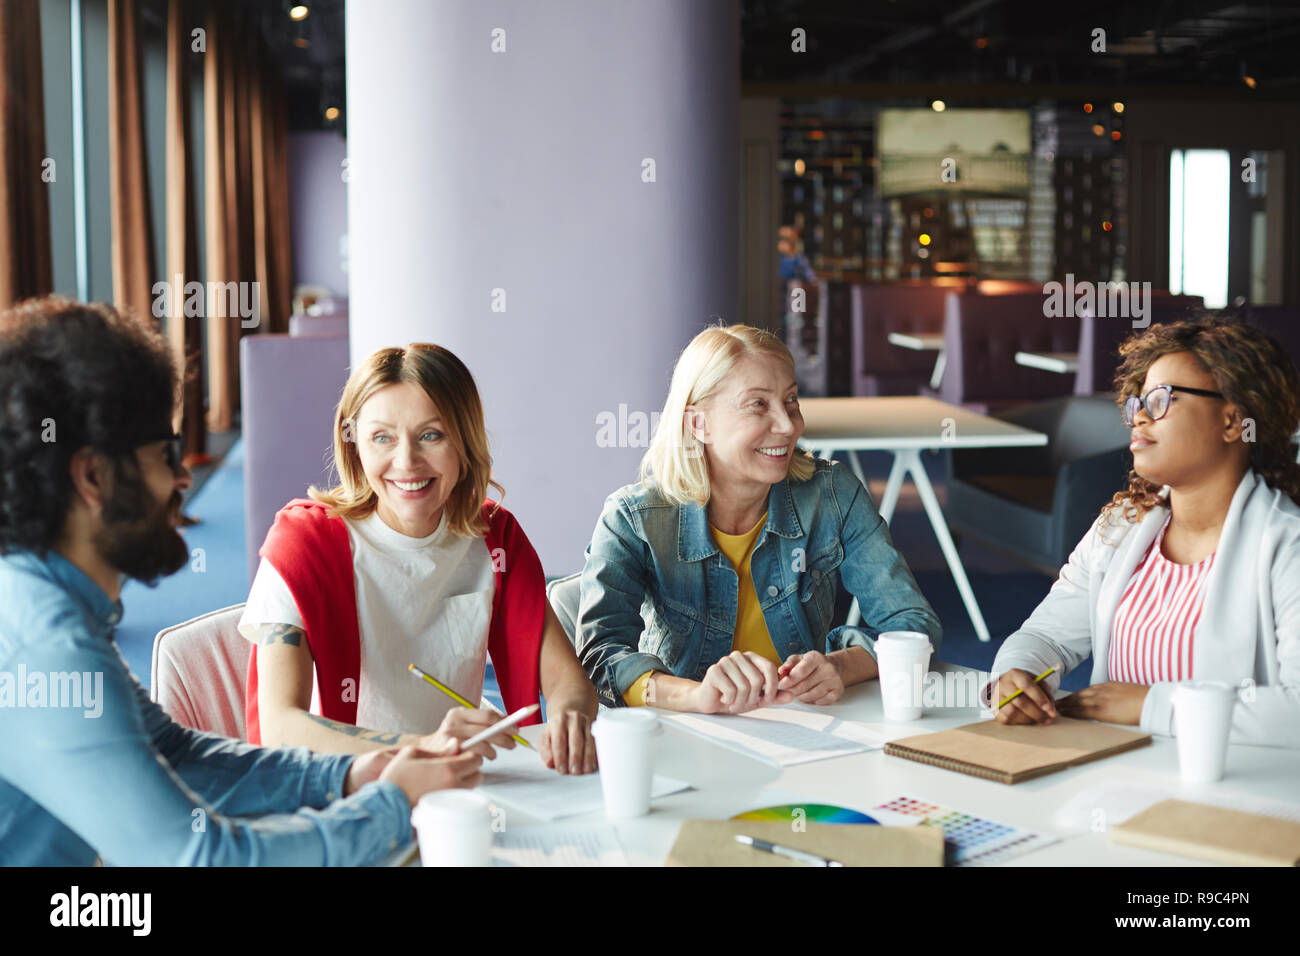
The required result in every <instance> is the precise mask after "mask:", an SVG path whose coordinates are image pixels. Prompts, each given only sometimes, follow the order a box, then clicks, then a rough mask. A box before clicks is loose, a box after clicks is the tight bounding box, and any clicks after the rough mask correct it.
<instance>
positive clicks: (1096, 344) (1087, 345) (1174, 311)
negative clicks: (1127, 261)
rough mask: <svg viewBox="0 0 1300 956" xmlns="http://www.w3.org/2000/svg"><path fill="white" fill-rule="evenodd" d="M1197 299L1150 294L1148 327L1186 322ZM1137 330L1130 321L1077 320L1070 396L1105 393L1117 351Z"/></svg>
mask: <svg viewBox="0 0 1300 956" xmlns="http://www.w3.org/2000/svg"><path fill="white" fill-rule="evenodd" d="M1204 301H1205V300H1204V299H1202V298H1201V297H1200V296H1199V295H1170V294H1169V293H1168V292H1164V291H1162V290H1159V289H1157V290H1156V291H1154V292H1152V293H1151V302H1150V308H1151V314H1150V316H1149V317H1150V319H1151V324H1152V325H1159V324H1161V323H1163V322H1177V321H1178V320H1180V319H1185V318H1188V317H1189V316H1190V315H1191V314H1192V310H1193V309H1197V308H1200V307H1202V306H1203V305H1204ZM1138 331H1140V330H1139V329H1135V328H1133V321H1132V319H1125V318H1096V317H1095V316H1091V315H1086V316H1084V317H1083V318H1081V319H1080V320H1079V371H1078V373H1077V374H1076V375H1075V379H1074V394H1076V395H1096V394H1099V393H1101V392H1109V391H1110V390H1111V389H1112V388H1113V387H1114V384H1115V371H1116V369H1118V368H1119V347H1120V344H1121V343H1123V341H1124V340H1125V339H1127V338H1128V337H1129V336H1130V335H1132V334H1134V333H1135V332H1138Z"/></svg>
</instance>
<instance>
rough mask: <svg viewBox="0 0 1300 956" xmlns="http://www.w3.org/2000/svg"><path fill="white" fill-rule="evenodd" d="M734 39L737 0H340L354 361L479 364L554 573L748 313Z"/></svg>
mask: <svg viewBox="0 0 1300 956" xmlns="http://www.w3.org/2000/svg"><path fill="white" fill-rule="evenodd" d="M738 48H739V22H738V14H737V8H736V6H735V3H734V0H708V2H700V0H620V2H617V3H609V2H606V0H546V2H545V3H537V2H535V0H476V2H474V3H466V2H463V0H389V2H386V3H384V4H368V3H350V4H348V5H347V127H348V130H347V131H348V179H349V184H348V220H349V255H350V268H349V271H350V290H349V294H350V315H351V353H352V361H353V364H354V365H355V364H356V363H358V362H360V361H361V360H362V359H363V358H364V357H365V356H366V355H368V354H369V353H370V352H371V351H373V350H374V349H376V348H379V347H382V346H387V345H397V344H405V343H407V342H413V341H428V342H436V343H438V344H440V345H443V346H446V347H447V348H450V349H451V350H452V351H454V352H456V354H457V355H459V356H460V357H461V358H462V359H463V360H464V361H465V363H466V364H467V365H468V366H469V368H470V370H471V371H472V372H473V373H474V376H475V378H476V379H477V381H478V384H479V389H480V391H481V392H482V395H483V400H484V405H485V410H486V415H487V424H488V432H489V436H490V438H491V441H492V451H493V456H494V459H495V473H496V477H497V479H498V480H499V481H501V483H502V484H504V485H505V487H506V490H507V495H506V498H505V504H506V507H508V508H510V509H511V510H512V511H513V512H514V513H515V514H516V515H517V516H518V517H519V519H520V521H521V523H522V524H523V526H524V528H525V529H526V530H527V532H528V534H529V536H530V538H531V539H532V541H533V543H534V545H535V546H536V547H537V550H538V552H539V554H540V555H541V557H542V562H543V565H544V566H545V568H546V571H547V573H548V574H563V573H567V572H569V571H572V570H577V569H578V568H580V567H581V565H582V561H583V549H584V548H585V547H586V545H587V542H588V541H589V540H590V536H591V531H592V528H593V527H594V526H595V522H596V519H597V516H598V515H599V512H600V507H601V503H602V501H603V500H604V497H605V495H607V494H608V493H609V492H610V491H612V490H614V489H615V488H617V487H619V486H620V485H623V484H626V483H628V482H630V481H633V480H634V479H635V472H636V466H637V463H638V462H639V460H640V457H641V455H642V453H643V452H644V446H643V442H644V440H645V438H646V437H648V429H647V428H646V427H645V426H646V425H647V424H648V419H649V415H650V413H651V412H655V411H657V410H658V409H660V408H661V407H662V404H663V399H664V396H665V394H666V392H667V387H668V379H669V375H670V373H671V369H672V366H673V362H674V360H675V359H676V357H677V355H678V353H679V352H680V351H681V349H682V347H683V346H684V345H685V344H686V342H687V341H689V339H690V337H691V336H692V335H694V334H695V333H696V332H697V331H699V329H701V328H703V327H704V326H705V325H707V324H709V322H710V321H711V320H716V319H717V318H719V317H721V318H725V319H726V320H727V321H728V322H730V321H734V320H735V314H736V312H735V310H736V293H737V272H736V270H737V264H736V245H737V243H736V236H737V225H736V215H737V195H738V188H737V181H736V177H737V158H736V148H737V147H736V143H737V135H738V127H737V124H738V119H737V113H738V102H739V63H738ZM611 424H612V426H613V427H612V428H611V427H610V426H611ZM611 441H612V442H613V445H612V446H610V442H611Z"/></svg>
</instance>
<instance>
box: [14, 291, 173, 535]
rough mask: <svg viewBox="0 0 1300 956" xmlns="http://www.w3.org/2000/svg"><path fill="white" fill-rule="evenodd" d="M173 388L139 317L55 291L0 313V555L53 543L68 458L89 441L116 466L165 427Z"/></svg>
mask: <svg viewBox="0 0 1300 956" xmlns="http://www.w3.org/2000/svg"><path fill="white" fill-rule="evenodd" d="M178 392H179V379H178V376H177V374H176V368H175V365H174V364H173V361H172V356H171V352H170V350H169V349H168V346H167V342H166V340H165V339H164V338H163V336H162V335H161V333H160V332H159V331H158V330H157V329H156V328H155V327H154V326H153V325H152V324H151V323H149V322H146V321H144V320H140V319H137V318H135V317H134V316H131V315H123V314H119V313H118V312H117V311H116V310H114V309H113V308H112V307H111V306H108V305H103V304H99V303H91V304H85V303H81V302H76V301H73V300H71V299H66V298H62V297H60V296H48V297H46V298H42V299H30V300H28V301H26V302H22V303H19V304H18V305H16V306H14V307H13V308H11V309H8V310H6V311H4V312H3V313H0V554H5V553H8V552H10V551H13V550H18V549H25V550H30V551H35V552H37V553H38V554H40V555H42V556H43V555H44V554H45V553H46V552H47V551H48V550H49V549H50V548H51V547H53V545H54V543H55V541H56V540H57V539H58V536H59V534H60V532H61V531H62V528H63V524H64V521H65V519H66V516H67V511H68V506H69V502H70V499H71V495H72V479H71V476H70V474H69V464H70V462H71V460H72V456H73V455H74V454H75V453H76V452H77V451H78V450H79V449H82V448H85V447H90V448H92V449H94V450H95V451H97V452H101V453H103V454H105V455H106V456H108V457H109V458H110V460H111V461H113V462H114V466H115V471H117V470H120V469H121V468H122V463H124V462H125V461H127V456H128V455H129V453H130V452H131V450H132V449H134V448H135V447H137V446H138V445H141V444H144V443H145V442H148V441H151V440H156V439H158V438H159V437H160V436H161V435H166V434H169V433H170V432H171V420H172V412H173V409H174V408H175V404H176V399H177V397H178ZM132 470H133V469H132Z"/></svg>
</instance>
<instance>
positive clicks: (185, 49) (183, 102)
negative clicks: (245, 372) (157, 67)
mask: <svg viewBox="0 0 1300 956" xmlns="http://www.w3.org/2000/svg"><path fill="white" fill-rule="evenodd" d="M190 42H191V36H190V20H189V3H188V0H168V4H167V105H166V111H167V133H166V137H167V275H166V277H165V278H166V280H167V281H168V282H172V283H174V288H173V294H172V302H171V306H172V310H171V312H170V313H169V314H168V316H167V338H168V339H169V341H170V342H171V346H172V351H173V353H174V354H175V356H176V365H177V368H179V369H181V370H182V379H181V381H182V386H181V389H182V391H181V407H180V409H179V410H178V412H177V422H176V427H177V428H178V429H179V431H180V433H181V434H182V435H184V436H185V460H186V464H188V465H196V464H201V463H204V462H205V461H207V460H208V455H207V445H208V425H207V415H206V414H205V412H204V408H203V362H202V352H203V328H202V326H201V325H200V321H201V320H200V318H199V316H186V314H185V300H186V298H187V297H186V296H185V294H184V291H185V287H186V285H187V284H188V283H189V282H191V281H198V280H201V279H202V273H201V272H200V270H199V239H198V226H197V221H196V217H195V206H194V163H193V160H192V154H191V146H190V61H189V55H190Z"/></svg>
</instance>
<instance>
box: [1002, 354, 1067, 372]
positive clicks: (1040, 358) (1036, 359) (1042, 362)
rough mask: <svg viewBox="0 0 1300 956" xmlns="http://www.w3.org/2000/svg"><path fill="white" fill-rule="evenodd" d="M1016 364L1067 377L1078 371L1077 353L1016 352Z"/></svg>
mask: <svg viewBox="0 0 1300 956" xmlns="http://www.w3.org/2000/svg"><path fill="white" fill-rule="evenodd" d="M1016 364H1017V365H1026V366H1028V367H1029V368H1040V369H1042V370H1043V371H1044V372H1055V373H1057V374H1058V375H1069V374H1072V373H1074V372H1077V371H1079V353H1078V352H1017V353H1016Z"/></svg>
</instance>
